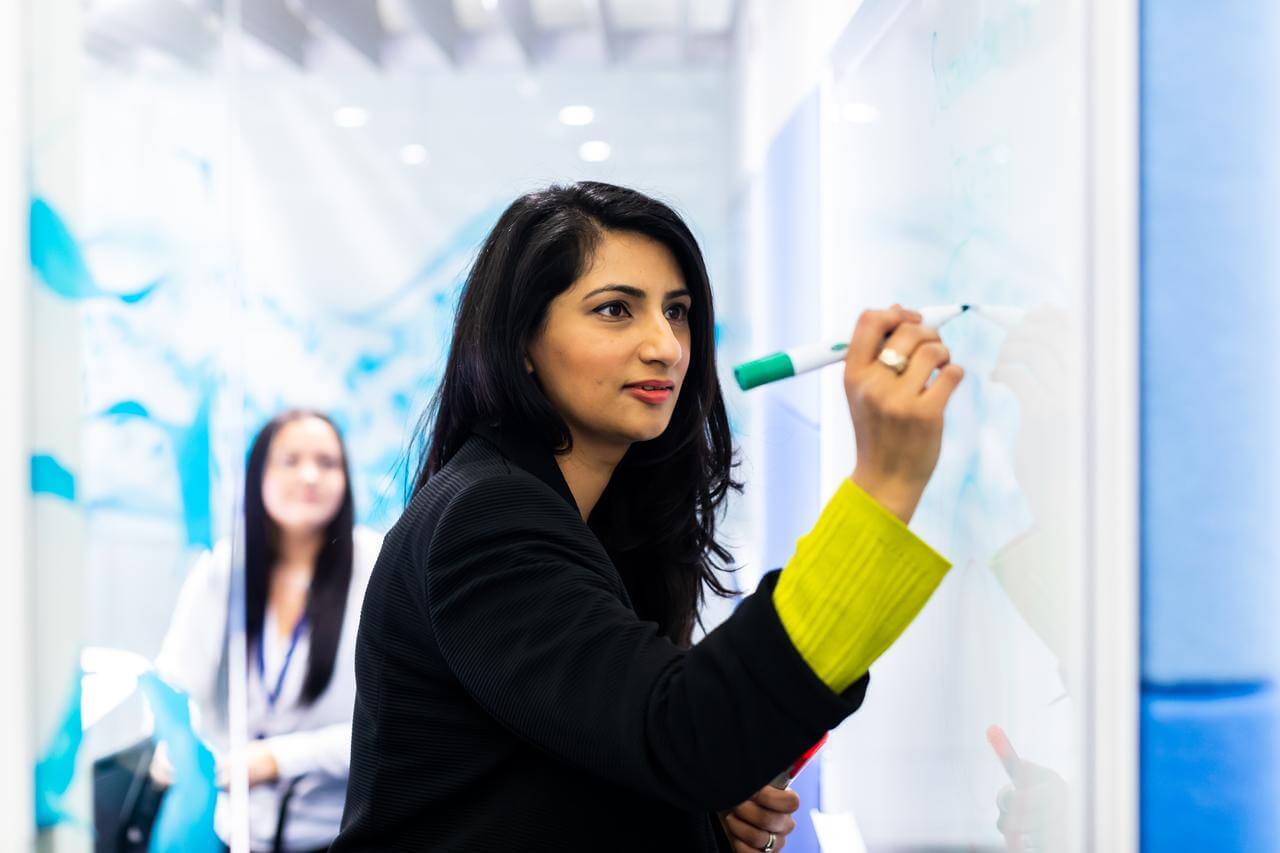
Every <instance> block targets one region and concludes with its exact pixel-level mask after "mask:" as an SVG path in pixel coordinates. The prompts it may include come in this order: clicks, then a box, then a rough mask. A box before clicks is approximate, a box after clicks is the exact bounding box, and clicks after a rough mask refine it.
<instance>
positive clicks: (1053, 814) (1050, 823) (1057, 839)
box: [996, 759, 1071, 853]
mask: <svg viewBox="0 0 1280 853" xmlns="http://www.w3.org/2000/svg"><path fill="white" fill-rule="evenodd" d="M1068 796H1069V791H1068V788H1067V783H1066V780H1065V779H1063V778H1062V777H1061V776H1059V775H1058V774H1057V773H1055V772H1054V771H1052V770H1050V769H1049V768H1048V767H1043V766H1041V765H1039V764H1033V763H1032V762H1030V761H1027V760H1025V759H1024V760H1022V761H1021V762H1020V766H1019V769H1018V781H1017V784H1016V785H1006V786H1005V787H1004V788H1002V789H1001V790H1000V793H999V794H997V795H996V806H997V808H999V809H1000V818H999V820H997V821H996V829H998V830H1000V834H1001V835H1003V836H1004V841H1005V849H1006V850H1009V851H1011V853H1025V851H1028V850H1034V851H1036V853H1060V851H1063V850H1066V849H1067V847H1068V846H1069V841H1070V833H1069V827H1070V816H1071V815H1070V803H1069V799H1068Z"/></svg>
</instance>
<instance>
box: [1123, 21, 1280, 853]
mask: <svg viewBox="0 0 1280 853" xmlns="http://www.w3.org/2000/svg"><path fill="white" fill-rule="evenodd" d="M1141 30H1142V44H1141V51H1142V54H1141V55H1142V60H1141V61H1142V90H1141V109H1142V116H1141V122H1142V124H1141V129H1142V152H1141V174H1142V266H1143V272H1142V551H1143V558H1142V560H1143V562H1142V571H1143V610H1142V617H1143V635H1142V639H1143V664H1142V672H1143V701H1142V721H1141V722H1142V805H1141V827H1142V844H1143V849H1144V850H1146V851H1184V850H1213V851H1215V853H1216V851H1235V850H1240V851H1245V850H1249V851H1252V850H1277V849H1280V819H1278V817H1277V816H1278V815H1280V774H1278V773H1277V771H1278V770H1280V761H1278V760H1277V744H1278V743H1280V734H1278V731H1277V729H1278V728H1280V727H1278V725H1277V722H1278V721H1280V705H1278V703H1277V698H1276V693H1275V690H1274V687H1273V683H1274V680H1275V676H1276V674H1277V672H1278V671H1280V620H1277V619H1276V616H1275V613H1276V605H1277V603H1278V602H1280V517H1278V516H1277V512H1276V510H1277V508H1278V507H1280V500H1278V498H1280V476H1277V475H1278V474H1280V417H1278V413H1280V360H1278V359H1277V358H1276V357H1275V356H1274V355H1273V354H1272V353H1271V352H1270V350H1271V349H1273V348H1274V345H1275V339H1276V332H1277V329H1278V328H1280V319H1278V318H1280V240H1278V239H1277V235H1276V232H1277V229H1278V228H1280V215H1278V214H1280V95H1278V93H1277V89H1278V88H1280V4H1276V3H1274V2H1273V0H1229V1H1228V2H1220V3H1200V2H1191V0H1148V1H1147V2H1143V3H1142V26H1141Z"/></svg>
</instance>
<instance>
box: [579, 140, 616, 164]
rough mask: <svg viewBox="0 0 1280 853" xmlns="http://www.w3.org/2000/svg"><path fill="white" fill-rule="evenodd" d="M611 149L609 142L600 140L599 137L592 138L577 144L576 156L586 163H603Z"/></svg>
mask: <svg viewBox="0 0 1280 853" xmlns="http://www.w3.org/2000/svg"><path fill="white" fill-rule="evenodd" d="M612 151H613V149H612V148H610V147H609V143H607V142H601V141H600V140H599V139H593V140H591V141H590V142H584V143H582V144H581V145H579V146H578V156H579V157H581V158H582V159H583V160H585V161H587V162H588V163H603V162H604V161H605V160H608V159H609V155H610V154H611V153H612Z"/></svg>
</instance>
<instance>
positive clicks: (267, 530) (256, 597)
mask: <svg viewBox="0 0 1280 853" xmlns="http://www.w3.org/2000/svg"><path fill="white" fill-rule="evenodd" d="M303 418H319V419H320V420H322V421H324V422H325V423H327V424H328V425H329V426H330V427H332V428H333V432H334V435H336V436H338V445H339V447H341V448H342V473H343V475H344V477H345V479H346V486H345V488H344V493H343V496H342V505H341V507H339V509H338V512H337V514H336V515H335V516H334V517H333V519H332V520H331V521H330V522H329V526H328V527H327V528H326V529H325V535H324V545H323V546H322V547H321V549H320V554H319V556H317V557H316V564H315V569H314V574H313V575H312V579H311V590H310V592H309V593H308V596H307V610H306V618H307V620H308V622H309V623H310V627H311V647H310V653H309V655H308V656H307V675H306V680H305V681H303V683H302V694H301V696H300V699H299V701H300V702H301V703H302V704H303V705H310V704H311V703H312V702H314V701H315V700H316V699H318V698H320V695H321V694H322V693H324V691H325V688H326V687H328V686H329V680H330V678H332V677H333V663H334V660H335V659H336V658H337V656H338V641H339V639H341V637H342V620H343V617H344V615H345V614H346V610H347V590H348V588H349V587H350V586H351V561H352V558H353V551H354V545H353V542H352V530H353V528H354V525H355V502H354V500H352V497H351V472H350V468H349V466H348V464H347V449H346V446H345V445H344V444H343V442H342V433H341V432H339V430H338V427H337V426H336V425H335V424H334V423H333V421H332V420H331V419H330V418H329V417H328V416H327V415H324V414H322V413H320V412H314V411H308V410H303V409H294V410H291V411H287V412H283V413H281V414H279V415H276V416H275V417H274V418H272V419H271V420H270V421H269V422H268V423H267V425H266V426H264V427H263V428H262V430H261V431H260V432H259V433H258V435H257V437H256V438H254V440H253V446H252V447H251V448H250V449H249V462H248V465H247V466H246V470H245V478H244V541H245V549H244V550H245V554H244V564H245V573H244V574H245V577H244V582H245V595H244V606H245V614H244V615H245V645H246V648H248V649H249V650H250V655H251V656H252V655H253V654H254V652H253V651H252V650H253V649H254V648H255V643H258V642H261V640H262V630H263V623H264V622H265V621H266V614H267V593H268V590H269V588H270V580H271V568H272V566H274V565H275V563H276V559H277V557H278V556H279V554H278V551H277V547H276V543H277V540H278V532H277V529H276V524H275V522H274V521H272V520H271V516H270V515H268V514H267V509H266V507H265V506H264V505H263V503H262V478H263V474H264V473H265V471H266V467H267V455H268V451H269V450H270V449H271V440H272V439H273V438H275V436H276V433H278V432H279V431H280V429H281V427H283V426H284V425H285V424H288V423H291V422H293V421H297V420H301V419H303ZM252 660H254V658H253V657H250V661H252Z"/></svg>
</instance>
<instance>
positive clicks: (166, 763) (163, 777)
mask: <svg viewBox="0 0 1280 853" xmlns="http://www.w3.org/2000/svg"><path fill="white" fill-rule="evenodd" d="M148 772H149V773H150V776H151V781H152V782H153V783H154V784H155V786H156V787H157V788H160V789H161V790H163V789H165V788H168V787H169V786H170V785H172V784H173V775H174V770H173V762H172V761H170V760H169V745H168V744H167V743H165V742H164V741H160V742H159V743H157V744H156V748H155V750H154V751H153V752H152V753H151V767H150V768H149V771H148Z"/></svg>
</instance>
